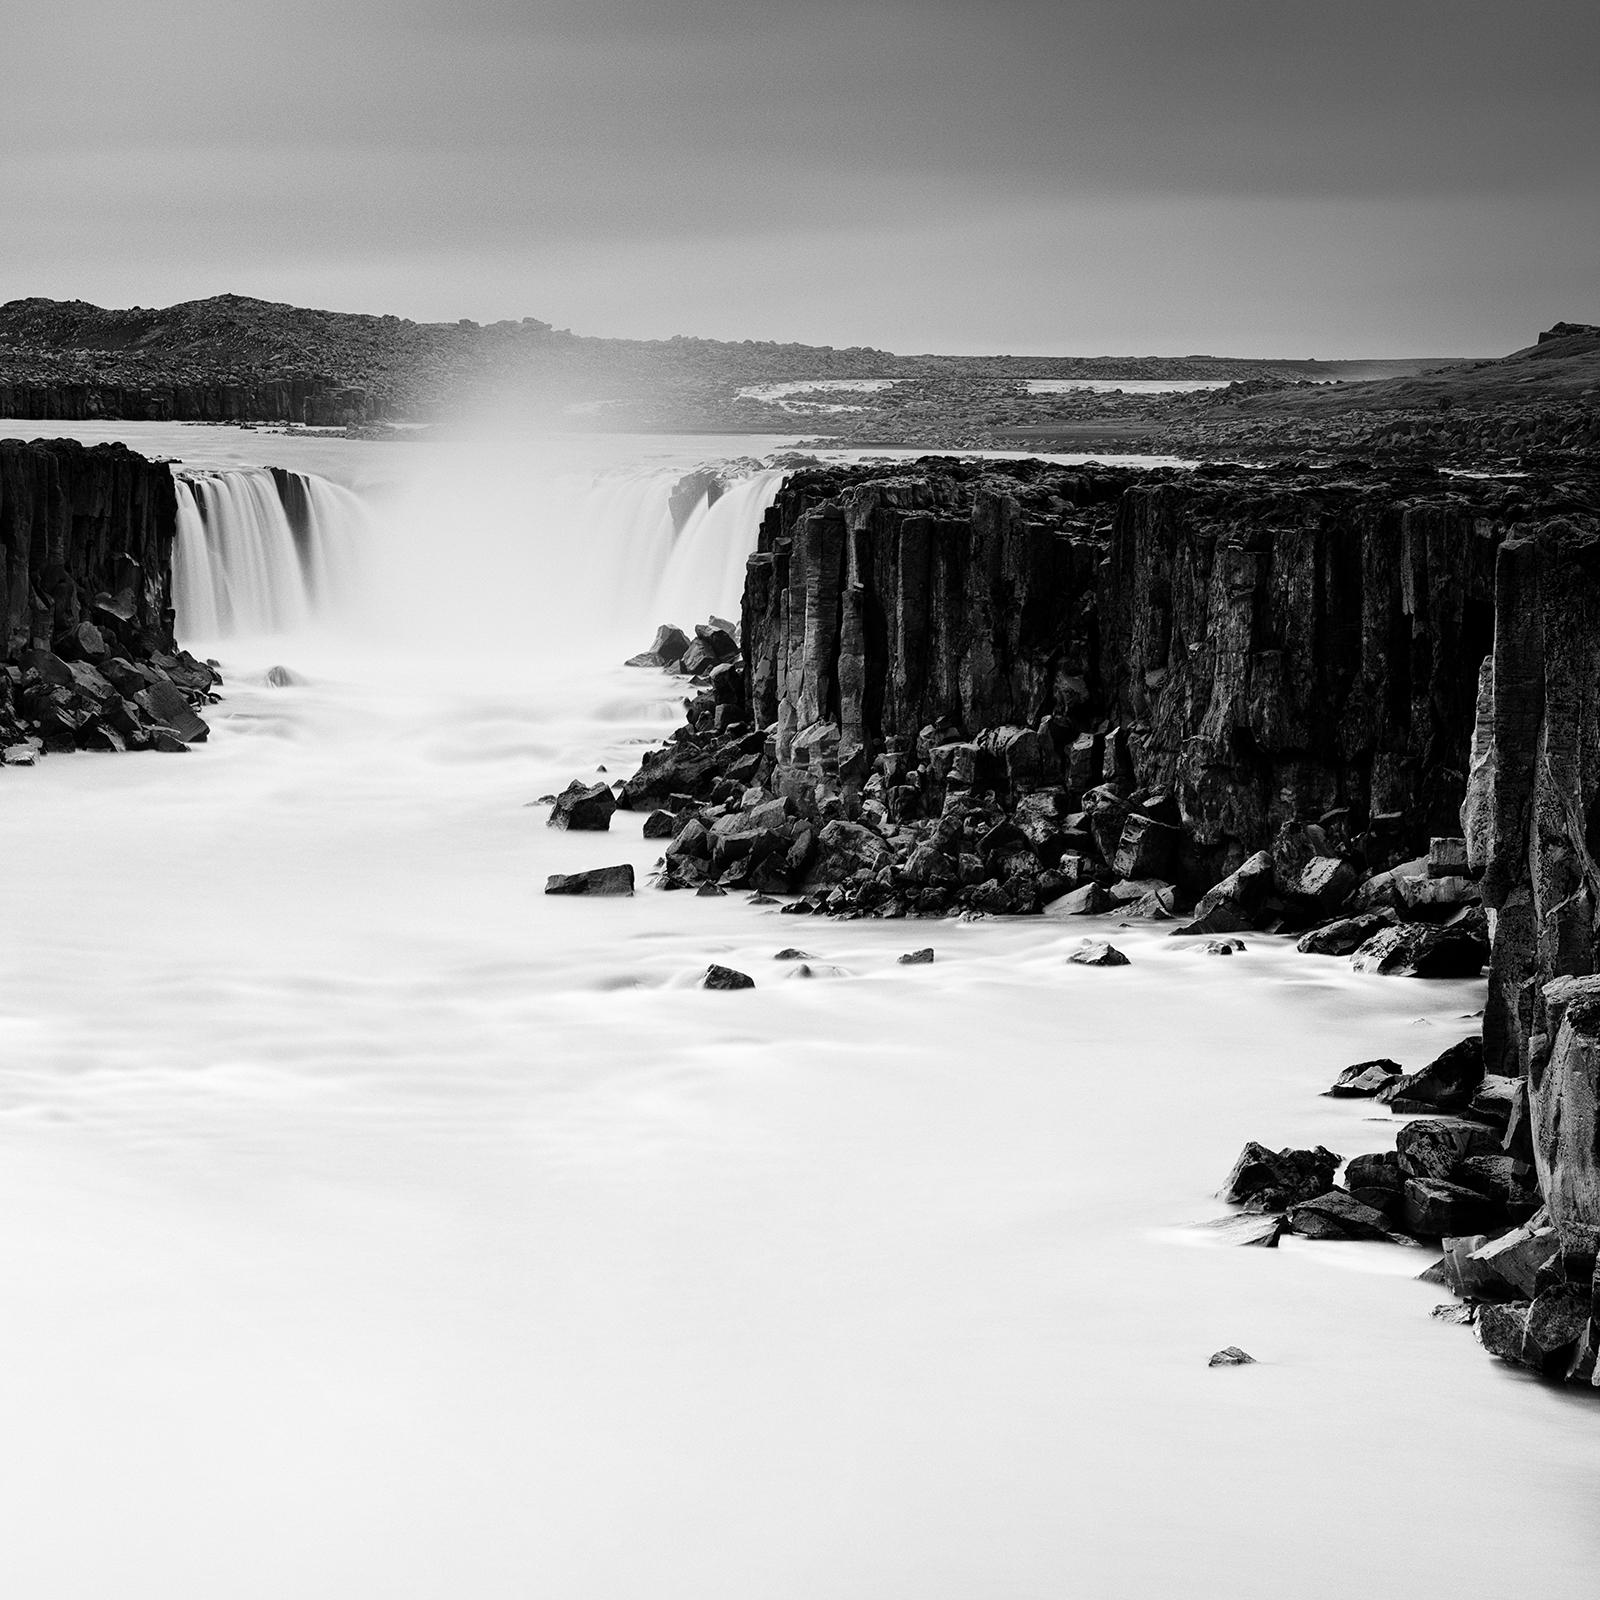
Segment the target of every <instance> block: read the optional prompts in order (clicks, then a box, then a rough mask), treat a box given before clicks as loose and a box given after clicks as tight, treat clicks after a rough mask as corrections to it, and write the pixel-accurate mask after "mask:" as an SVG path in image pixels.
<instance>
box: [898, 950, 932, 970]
mask: <svg viewBox="0 0 1600 1600" xmlns="http://www.w3.org/2000/svg"><path fill="white" fill-rule="evenodd" d="M932 960H933V946H932V945H925V946H924V947H923V948H922V949H921V950H908V951H906V953H905V954H904V955H903V956H901V957H900V959H899V964H900V965H901V966H902V967H925V966H927V965H929V963H930V962H932Z"/></svg>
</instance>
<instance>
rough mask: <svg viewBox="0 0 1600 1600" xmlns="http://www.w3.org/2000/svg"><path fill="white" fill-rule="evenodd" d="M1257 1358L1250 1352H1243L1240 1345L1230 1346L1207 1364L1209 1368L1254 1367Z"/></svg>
mask: <svg viewBox="0 0 1600 1600" xmlns="http://www.w3.org/2000/svg"><path fill="white" fill-rule="evenodd" d="M1255 1364H1256V1358H1255V1357H1254V1356H1253V1355H1251V1354H1250V1353H1249V1352H1248V1351H1245V1350H1241V1349H1240V1348H1239V1347H1238V1345H1236V1344H1230V1345H1229V1346H1227V1348H1226V1349H1223V1350H1218V1351H1217V1352H1216V1354H1215V1355H1213V1356H1212V1358H1211V1359H1210V1360H1209V1361H1208V1362H1206V1365H1207V1366H1208V1367H1253V1366H1254V1365H1255Z"/></svg>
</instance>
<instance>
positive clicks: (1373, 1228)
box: [1283, 1189, 1404, 1241]
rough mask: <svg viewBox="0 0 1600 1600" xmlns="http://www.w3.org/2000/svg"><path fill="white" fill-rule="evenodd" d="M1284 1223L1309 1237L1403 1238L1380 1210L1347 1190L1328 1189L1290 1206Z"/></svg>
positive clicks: (1294, 1230)
mask: <svg viewBox="0 0 1600 1600" xmlns="http://www.w3.org/2000/svg"><path fill="white" fill-rule="evenodd" d="M1283 1225H1284V1227H1285V1229H1286V1230H1287V1231H1288V1232H1290V1233H1297V1234H1300V1235H1301V1236H1302V1237H1303V1238H1306V1239H1384V1240H1391V1241H1393V1240H1399V1239H1402V1238H1403V1237H1404V1236H1403V1235H1402V1234H1400V1233H1399V1232H1398V1231H1397V1230H1396V1229H1395V1227H1394V1225H1393V1224H1392V1223H1391V1222H1390V1221H1389V1220H1388V1218H1387V1217H1385V1216H1384V1214H1383V1213H1382V1212H1381V1211H1379V1210H1377V1209H1376V1208H1375V1207H1373V1206H1369V1205H1366V1204H1364V1203H1363V1202H1362V1201H1360V1200H1358V1199H1357V1198H1356V1197H1355V1196H1354V1195H1353V1194H1350V1193H1349V1192H1347V1191H1346V1190H1344V1189H1329V1190H1328V1191H1327V1192H1326V1193H1325V1194H1320V1195H1316V1196H1314V1197H1313V1198H1312V1199H1310V1200H1302V1201H1301V1202H1300V1204H1298V1205H1295V1206H1291V1207H1290V1208H1289V1210H1288V1213H1287V1214H1286V1215H1285V1217H1284V1219H1283Z"/></svg>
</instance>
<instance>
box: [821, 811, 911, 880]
mask: <svg viewBox="0 0 1600 1600" xmlns="http://www.w3.org/2000/svg"><path fill="white" fill-rule="evenodd" d="M893 864H894V851H893V850H891V849H890V848H889V845H888V843H887V842H886V841H885V840H884V838H883V836H882V835H881V834H878V833H874V832H873V831H872V829H871V828H867V827H863V826H862V824H860V823H859V822H846V821H844V820H843V819H842V818H837V819H835V820H834V821H832V822H830V823H828V824H827V825H826V826H825V827H824V828H823V830H822V832H821V833H819V834H818V835H817V860H816V865H815V867H814V868H813V872H814V874H815V876H816V877H817V878H818V879H819V880H820V881H821V882H823V883H843V882H845V881H846V880H847V879H850V878H854V877H855V876H856V875H857V874H858V873H865V874H866V876H868V877H871V876H873V874H875V873H877V872H879V871H881V870H882V869H883V868H884V867H888V866H892V865H893Z"/></svg>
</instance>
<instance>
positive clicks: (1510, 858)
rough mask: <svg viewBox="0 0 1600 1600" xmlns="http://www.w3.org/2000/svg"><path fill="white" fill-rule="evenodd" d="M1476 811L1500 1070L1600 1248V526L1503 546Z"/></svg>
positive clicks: (1477, 866)
mask: <svg viewBox="0 0 1600 1600" xmlns="http://www.w3.org/2000/svg"><path fill="white" fill-rule="evenodd" d="M1473 751H1474V757H1473V764H1472V771H1471V777H1470V781H1469V784H1468V789H1467V798H1466V802H1465V804H1464V806H1463V808H1462V832H1463V833H1464V835H1465V837H1466V849H1467V854H1468V862H1469V868H1470V869H1471V870H1476V871H1479V872H1481V873H1482V882H1483V894H1484V900H1485V903H1486V905H1488V906H1489V907H1490V908H1491V911H1492V914H1493V916H1494V919H1495V937H1494V950H1493V956H1492V959H1491V962H1490V969H1489V977H1490V982H1489V998H1488V1005H1487V1009H1486V1011H1485V1015H1484V1050H1485V1061H1486V1065H1487V1067H1488V1070H1489V1071H1490V1072H1491V1073H1495V1074H1505V1075H1508V1076H1510V1077H1512V1078H1515V1079H1521V1080H1523V1081H1524V1082H1525V1083H1526V1094H1527V1105H1528V1112H1529V1124H1530V1128H1531V1133H1532V1153H1533V1158H1534V1162H1535V1165H1536V1168H1537V1173H1538V1179H1539V1185H1540V1188H1541V1190H1542V1191H1543V1193H1544V1196H1545V1198H1546V1201H1547V1203H1548V1205H1549V1208H1550V1217H1551V1222H1552V1224H1553V1226H1554V1227H1555V1229H1556V1232H1557V1234H1558V1235H1559V1236H1560V1237H1561V1239H1562V1240H1563V1241H1564V1242H1567V1243H1569V1244H1571V1245H1572V1246H1574V1247H1576V1248H1580V1249H1587V1250H1588V1251H1590V1252H1593V1250H1594V1248H1595V1245H1596V1242H1597V1241H1600V1146H1597V1142H1596V1140H1597V1131H1600V1128H1597V1114H1596V1102H1597V1093H1600V977H1597V976H1596V973H1597V970H1600V932H1597V926H1596V912H1597V910H1600V867H1597V865H1596V859H1595V857H1596V852H1597V850H1600V517H1596V516H1593V515H1587V516H1585V515H1574V516H1572V517H1568V518H1561V519H1555V520H1552V521H1550V522H1548V523H1546V524H1544V525H1542V526H1540V527H1538V528H1536V529H1533V530H1532V531H1531V532H1530V533H1529V534H1528V535H1527V536H1526V537H1519V538H1516V539H1512V540H1508V541H1506V543H1505V544H1504V545H1503V546H1502V548H1501V551H1500V556H1499V562H1498V567H1497V571H1496V588H1495V638H1494V653H1493V658H1492V661H1491V663H1490V665H1489V668H1488V670H1487V671H1486V672H1485V673H1484V674H1483V675H1482V678H1481V680H1480V685H1479V695H1478V701H1477V721H1476V726H1475V730H1474V736H1473Z"/></svg>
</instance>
